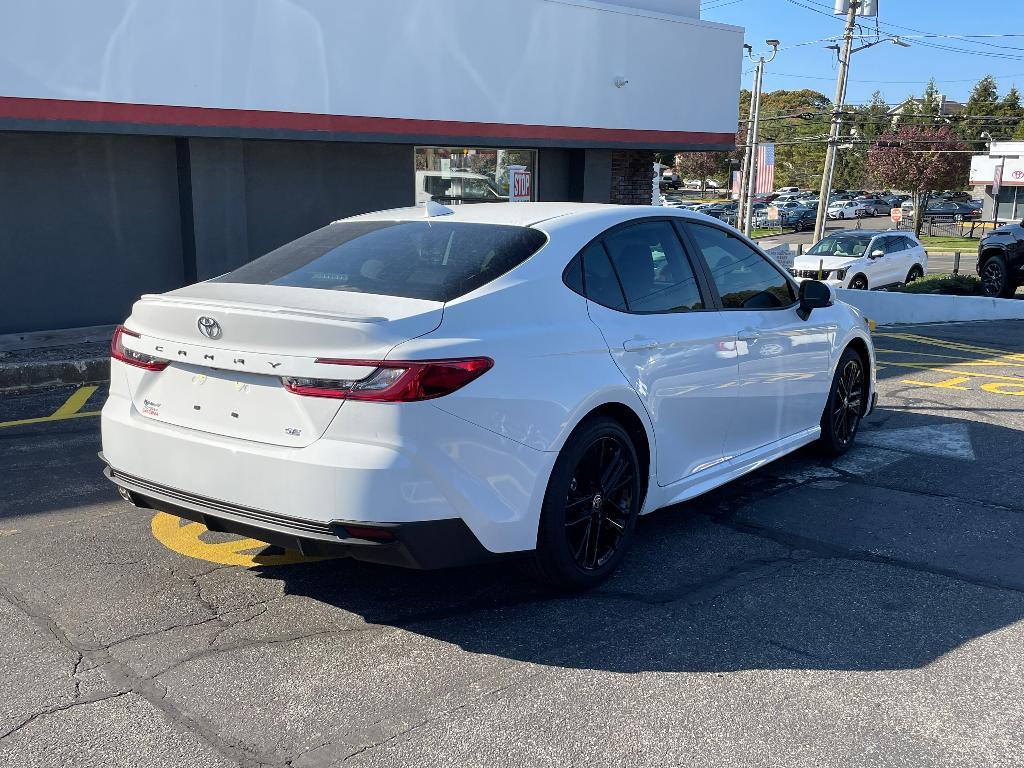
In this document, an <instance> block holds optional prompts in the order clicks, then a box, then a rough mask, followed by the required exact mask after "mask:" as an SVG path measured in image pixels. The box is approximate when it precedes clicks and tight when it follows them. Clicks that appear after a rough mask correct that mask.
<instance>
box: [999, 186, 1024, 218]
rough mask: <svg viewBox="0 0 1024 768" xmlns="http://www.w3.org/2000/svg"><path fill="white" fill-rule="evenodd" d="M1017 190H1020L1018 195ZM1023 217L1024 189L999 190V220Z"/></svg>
mask: <svg viewBox="0 0 1024 768" xmlns="http://www.w3.org/2000/svg"><path fill="white" fill-rule="evenodd" d="M1018 190H1022V191H1021V192H1019V193H1018ZM1021 217H1024V187H1006V186H1004V187H1003V188H1002V189H1000V190H999V220H1000V221H1009V220H1011V219H1016V218H1021Z"/></svg>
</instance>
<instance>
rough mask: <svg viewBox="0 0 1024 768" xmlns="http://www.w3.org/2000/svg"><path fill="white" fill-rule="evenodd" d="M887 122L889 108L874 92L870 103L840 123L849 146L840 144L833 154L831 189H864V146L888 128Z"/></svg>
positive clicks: (865, 164)
mask: <svg viewBox="0 0 1024 768" xmlns="http://www.w3.org/2000/svg"><path fill="white" fill-rule="evenodd" d="M889 123H890V120H889V105H888V104H886V102H885V97H884V96H882V93H881V91H875V92H874V93H873V94H872V95H871V103H870V104H867V105H866V106H862V107H857V108H856V109H855V110H854V112H853V115H852V117H849V118H847V119H846V120H844V122H843V128H844V132H846V133H847V134H848V135H849V143H848V144H843V143H842V142H840V152H838V153H837V154H836V169H835V174H834V176H833V179H832V184H833V186H834V187H835V188H837V189H859V188H861V187H863V186H864V184H865V182H866V176H867V173H866V171H865V169H866V167H867V161H868V147H869V146H870V145H871V143H872V142H873V141H874V140H875V139H877V138H878V136H879V135H880V134H881V133H882V132H884V131H885V130H887V129H888V126H889Z"/></svg>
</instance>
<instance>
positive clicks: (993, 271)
mask: <svg viewBox="0 0 1024 768" xmlns="http://www.w3.org/2000/svg"><path fill="white" fill-rule="evenodd" d="M981 289H982V290H983V291H984V292H985V295H986V296H992V297H995V298H1000V299H1008V298H1010V297H1011V296H1013V292H1014V287H1013V284H1012V283H1011V282H1010V277H1009V275H1008V274H1007V272H1006V261H1005V260H1004V259H1003V257H1002V256H989V257H988V258H987V259H985V263H984V264H982V265H981Z"/></svg>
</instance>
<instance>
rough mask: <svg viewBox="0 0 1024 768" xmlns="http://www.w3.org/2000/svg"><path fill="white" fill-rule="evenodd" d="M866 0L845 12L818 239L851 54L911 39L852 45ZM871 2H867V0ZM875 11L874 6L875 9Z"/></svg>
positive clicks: (829, 190)
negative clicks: (861, 9) (858, 19)
mask: <svg viewBox="0 0 1024 768" xmlns="http://www.w3.org/2000/svg"><path fill="white" fill-rule="evenodd" d="M864 2H865V0H850V7H849V9H848V10H847V13H846V31H845V32H844V33H843V46H842V50H841V52H839V72H838V74H837V76H836V96H835V100H834V102H833V104H832V125H831V127H830V128H829V134H828V144H827V145H826V147H825V167H824V170H823V171H822V174H821V191H820V193H819V195H818V215H817V216H816V217H815V221H814V241H815V242H817V241H818V240H820V239H821V238H822V237H823V236H824V234H825V221H826V212H827V211H828V198H829V195H831V194H832V176H833V174H834V173H835V169H836V152H837V151H838V145H839V132H840V130H841V129H842V125H843V103H844V102H845V101H846V86H847V82H848V80H847V79H848V77H849V75H850V57H852V56H853V54H855V53H858V52H860V51H863V50H866V49H867V48H871V47H873V46H876V45H878V44H879V43H892V44H893V45H898V46H900V47H901V48H909V47H910V43H907V42H904V41H903V40H901V39H900V38H899V37H897V36H893V37H887V38H885V39H883V40H874V41H872V42H870V43H865V44H864V45H862V46H860V47H858V48H854V47H853V32H854V29H855V27H856V23H857V11H858V9H859V8H860V7H861V6H862V5H864ZM869 5H870V3H869ZM876 11H877V9H876ZM827 47H828V48H830V49H832V50H836V51H839V46H835V45H830V46H827Z"/></svg>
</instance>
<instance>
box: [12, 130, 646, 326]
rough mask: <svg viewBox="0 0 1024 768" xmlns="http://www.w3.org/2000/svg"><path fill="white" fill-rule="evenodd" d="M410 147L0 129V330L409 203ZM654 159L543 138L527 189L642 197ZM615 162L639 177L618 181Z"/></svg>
mask: <svg viewBox="0 0 1024 768" xmlns="http://www.w3.org/2000/svg"><path fill="white" fill-rule="evenodd" d="M413 152H414V146H413V145H412V144H394V143H390V144H383V143H382V144H374V143H352V142H343V141H315V140H313V141H311V140H262V139H251V138H185V137H175V136H165V135H161V136H154V135H137V134H136V135H127V134H103V133H67V132H62V133H41V132H7V133H0V334H4V333H18V332H25V331H42V330H52V329H57V328H73V327H80V326H91V325H103V324H108V323H115V322H119V321H120V320H122V319H124V317H126V316H127V314H128V312H129V310H130V309H131V305H132V303H133V302H134V301H135V300H136V299H137V298H138V297H139V296H140V295H142V294H144V293H159V292H163V291H167V290H170V289H172V288H175V287H178V286H181V285H185V284H187V283H190V282H195V281H196V280H205V279H207V278H210V277H214V276H216V275H219V274H222V273H224V272H227V271H229V270H231V269H233V268H235V267H236V266H238V265H240V264H243V263H245V262H246V261H249V260H251V259H253V258H256V257H257V256H260V255H262V254H264V253H266V252H267V251H270V250H272V249H273V248H276V247H277V246H279V245H281V244H283V243H285V242H288V241H289V240H292V239H294V238H296V237H298V236H300V235H302V234H305V233H306V232H309V231H311V230H313V229H316V228H318V227H321V226H323V225H325V224H327V223H328V222H330V221H333V220H335V219H339V218H343V217H345V216H351V215H354V214H357V213H364V212H367V211H373V210H380V209H383V208H396V207H402V206H408V205H413V204H414V201H415V194H414V188H415V169H414V160H413ZM641 156H642V157H641ZM651 160H653V154H652V153H651V152H647V151H642V150H611V149H558V148H541V149H539V154H538V172H537V180H536V185H537V198H538V199H539V200H546V201H554V200H568V201H586V202H627V203H633V202H647V201H648V200H649V198H648V200H644V199H642V198H643V194H641V192H642V190H643V189H645V188H646V189H649V188H650V187H649V185H650V173H651V170H650V169H651V164H650V161H651ZM613 168H614V175H613ZM623 168H629V169H632V170H630V171H629V173H632V174H634V175H637V178H636V179H633V180H632V182H631V183H630V180H625V181H624V179H623V173H624V171H623ZM643 176H645V177H646V180H645V179H644V178H640V177H643ZM645 184H646V185H647V186H646V187H645V186H644V185H645ZM637 190H640V191H641V192H637ZM625 192H629V195H625ZM624 195H625V196H624ZM627 198H628V199H627Z"/></svg>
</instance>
